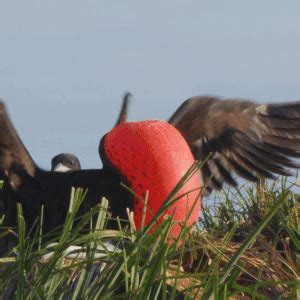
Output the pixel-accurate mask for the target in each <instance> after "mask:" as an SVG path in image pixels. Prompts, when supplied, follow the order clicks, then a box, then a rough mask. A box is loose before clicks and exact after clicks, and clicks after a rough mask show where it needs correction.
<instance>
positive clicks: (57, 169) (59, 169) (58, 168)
mask: <svg viewBox="0 0 300 300" xmlns="http://www.w3.org/2000/svg"><path fill="white" fill-rule="evenodd" d="M70 170H71V169H70V168H68V167H67V166H65V165H64V164H62V163H59V164H57V165H56V166H55V168H54V169H53V171H54V172H68V171H70Z"/></svg>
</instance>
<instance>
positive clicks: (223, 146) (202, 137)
mask: <svg viewBox="0 0 300 300" xmlns="http://www.w3.org/2000/svg"><path fill="white" fill-rule="evenodd" d="M169 122H170V123H171V124H172V125H173V126H175V127H176V128H177V129H178V130H179V131H180V132H181V133H182V134H183V136H184V137H185V139H186V140H187V142H188V144H189V145H190V147H191V149H192V152H193V154H194V157H195V159H198V160H204V159H205V158H206V157H207V156H208V155H209V154H210V157H209V160H208V162H207V166H206V167H205V168H204V170H203V171H202V173H203V174H202V176H203V180H204V182H205V183H206V181H208V184H207V185H208V187H209V188H210V190H212V189H220V188H221V187H222V184H223V183H228V184H230V185H236V181H235V179H233V176H232V173H236V174H237V175H239V176H241V177H243V178H245V179H248V180H251V181H254V182H257V181H258V180H259V179H260V177H266V178H275V176H274V174H278V175H287V176H289V175H292V174H293V173H292V172H291V171H290V170H289V169H288V168H299V167H300V164H299V163H298V162H296V161H294V159H293V158H299V157H300V101H298V102H286V103H276V104H257V103H255V102H253V101H244V100H240V99H227V100H223V101H222V100H221V99H219V98H217V97H211V96H200V97H193V98H190V99H188V100H186V101H185V102H184V103H183V104H182V105H181V106H180V107H179V108H178V109H177V111H176V112H175V113H174V114H173V116H172V117H171V118H170V120H169Z"/></svg>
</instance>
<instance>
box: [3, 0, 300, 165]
mask: <svg viewBox="0 0 300 300" xmlns="http://www.w3.org/2000/svg"><path fill="white" fill-rule="evenodd" d="M299 11H300V2H299V1H288V2H285V3H283V2H282V1H275V0H272V1H270V0H267V1H258V0H252V1H247V2H246V1H240V0H234V1H231V0H227V1H215V0H210V1H199V0H195V1H190V0H181V1H179V0H165V1H158V0H152V1H148V2H147V3H146V2H145V1H138V0H127V1H124V0H114V1H111V0H110V1H102V0H101V1H100V0H93V1H92V0H86V1H78V0H65V1H58V0H51V1H38V0H35V1H33V0H27V1H22V2H21V1H15V0H10V1H1V3H0V97H2V98H3V99H5V101H6V103H7V105H8V109H9V112H10V115H11V117H12V120H13V122H14V124H15V126H16V128H17V130H18V132H19V134H20V136H21V138H22V140H23V142H24V144H25V145H26V146H27V148H28V150H29V152H30V153H31V155H32V156H33V158H34V159H35V161H36V162H37V163H38V164H39V165H40V166H41V167H43V168H46V169H49V168H50V160H51V158H52V156H54V155H55V154H57V153H59V152H73V153H74V154H76V155H77V156H78V157H79V159H80V161H81V165H82V167H83V168H98V167H100V166H101V162H100V159H99V157H98V143H99V140H100V138H101V137H102V136H103V135H104V134H105V133H106V132H107V131H109V130H110V129H111V127H112V126H113V125H114V123H115V121H116V117H117V114H118V112H119V109H120V104H121V98H122V95H123V93H124V91H130V92H132V94H133V96H134V99H133V101H132V106H131V108H130V120H144V119H167V118H169V117H170V115H171V114H172V113H173V112H174V111H175V109H176V108H177V107H178V106H179V105H180V104H181V103H182V102H183V101H184V100H185V99H186V98H189V97H191V96H194V95H200V94H213V95H219V96H223V97H239V98H248V99H254V100H257V101H266V102H271V101H287V100H300V84H299V83H300V51H299V49H300V18H299Z"/></svg>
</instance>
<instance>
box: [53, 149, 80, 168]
mask: <svg viewBox="0 0 300 300" xmlns="http://www.w3.org/2000/svg"><path fill="white" fill-rule="evenodd" d="M77 170H81V165H80V162H79V159H78V157H77V156H76V155H74V154H72V153H60V154H57V155H55V156H54V157H53V158H52V160H51V171H53V172H68V171H77Z"/></svg>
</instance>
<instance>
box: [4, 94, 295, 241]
mask: <svg viewBox="0 0 300 300" xmlns="http://www.w3.org/2000/svg"><path fill="white" fill-rule="evenodd" d="M128 96H129V94H127V95H126V96H125V98H124V105H123V109H122V110H121V115H120V117H119V118H118V120H119V121H118V122H117V124H116V127H115V128H114V129H113V130H112V131H111V132H109V133H108V134H106V135H105V136H104V137H103V138H102V140H101V142H100V147H99V152H100V157H101V159H102V161H103V165H104V167H103V169H99V170H78V171H70V172H65V173H60V172H49V171H44V170H41V169H40V168H39V167H38V166H37V165H36V164H35V162H34V160H33V159H32V158H31V156H30V154H29V152H28V151H27V150H26V148H25V146H24V145H23V143H22V142H21V140H20V138H19V137H18V135H17V133H16V131H15V129H14V127H13V125H12V123H11V122H10V120H9V118H8V116H7V113H6V111H5V107H4V105H3V104H1V106H0V177H1V178H3V179H4V180H5V189H4V192H5V193H7V195H8V201H10V203H9V205H8V207H9V209H10V211H9V212H8V215H9V216H10V217H9V218H8V219H9V220H6V222H8V223H11V224H15V222H16V219H15V218H14V217H15V216H14V214H15V204H16V202H17V201H20V202H21V203H22V204H23V209H24V214H25V219H26V222H27V224H29V226H28V227H30V225H32V224H33V223H34V221H35V220H36V218H37V216H38V215H39V213H40V206H41V204H43V205H44V206H45V214H46V215H45V221H44V224H45V225H44V226H45V230H46V231H49V230H51V229H53V228H55V227H57V226H60V225H62V224H63V222H64V220H65V216H66V212H67V207H68V204H69V198H70V189H71V187H83V188H87V189H88V190H89V191H88V194H87V197H86V199H85V201H84V204H83V208H82V209H83V211H84V210H88V209H90V208H91V207H92V206H93V205H95V204H96V203H99V201H100V200H101V197H103V196H105V197H107V198H108V199H109V201H110V207H111V212H112V214H113V216H117V215H118V216H121V217H125V216H126V208H127V207H129V208H130V209H132V210H133V211H134V212H135V213H136V215H137V219H136V222H137V224H138V225H140V215H141V213H140V212H141V209H142V206H140V204H139V205H137V203H136V199H135V198H134V197H133V195H132V194H130V193H129V192H128V191H127V190H126V189H124V188H123V187H122V186H121V182H123V183H125V184H127V185H129V187H131V188H133V190H134V192H136V193H137V194H138V195H139V196H141V197H144V196H145V193H146V191H149V196H150V198H149V201H151V202H150V204H149V207H151V208H152V210H153V211H154V213H156V212H157V210H158V208H159V207H160V206H161V205H162V204H163V203H164V200H165V198H166V196H167V194H168V193H169V192H170V191H171V190H172V188H174V186H175V185H176V183H177V182H178V181H179V179H180V177H181V176H182V175H184V174H183V173H184V172H183V171H186V170H187V169H188V168H189V167H190V165H191V164H192V162H193V161H194V159H197V160H205V159H206V158H207V157H208V161H207V164H205V165H204V166H203V167H202V169H201V175H202V182H203V184H204V185H205V188H204V190H205V191H206V192H208V193H209V192H211V191H212V190H213V189H220V188H222V185H223V183H228V184H230V185H236V180H235V178H234V177H233V176H234V173H235V174H237V175H240V176H241V177H244V178H246V179H248V180H251V181H258V180H259V178H260V177H267V178H274V175H273V174H282V175H290V174H291V173H290V171H289V170H288V169H287V168H291V167H292V168H295V167H298V164H297V163H296V162H295V161H293V160H292V159H291V157H292V158H293V157H299V156H300V102H289V103H281V104H262V105H261V104H257V103H255V102H251V101H241V100H237V99H229V100H224V101H221V100H220V99H218V98H215V97H207V96H203V97H194V98H191V99H188V100H187V101H185V102H184V103H183V104H182V105H181V106H180V107H179V108H178V110H177V111H176V112H175V113H174V114H173V116H172V117H171V118H170V120H169V123H170V124H171V125H168V124H167V125H166V123H165V122H159V121H148V122H136V123H127V124H126V123H125V124H122V123H124V122H125V121H126V116H127V107H128V105H127V104H128ZM124 107H125V109H124ZM155 124H159V126H156V125H155ZM162 124H164V125H162ZM172 126H173V127H175V128H173V127H172ZM170 128H172V130H171V129H170ZM179 132H180V133H181V135H182V136H183V137H184V139H185V140H184V139H183V138H182V136H181V135H180V133H179ZM178 149H179V150H178ZM187 157H188V159H187V160H186V158H187ZM182 161H183V164H182V165H180V163H182ZM143 172H144V173H145V174H146V177H147V178H146V179H145V178H144V177H145V174H143ZM200 186H201V182H200V181H199V178H198V179H194V182H193V183H192V184H191V186H188V188H189V189H197V190H199V188H200ZM186 191H187V190H186ZM200 199H201V197H199V200H200ZM178 203H180V202H178ZM187 203H188V202H187V200H186V199H182V202H181V205H178V206H176V205H174V206H173V208H172V209H174V210H176V209H179V210H182V212H181V214H180V215H178V218H177V221H180V219H182V220H183V219H184V218H183V216H185V217H186V215H187V214H186V213H187V211H188V209H187V208H183V207H184V204H187ZM187 207H189V205H187ZM194 209H195V211H193V213H192V217H191V219H190V222H191V223H193V222H195V221H196V219H197V217H198V214H199V209H200V202H199V203H198V205H197V206H195V208H194ZM169 213H170V214H172V211H169ZM149 220H150V217H149ZM147 221H148V220H147ZM175 236H176V234H175Z"/></svg>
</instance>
